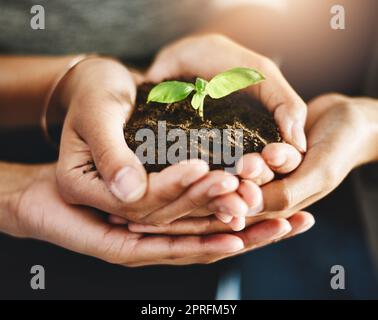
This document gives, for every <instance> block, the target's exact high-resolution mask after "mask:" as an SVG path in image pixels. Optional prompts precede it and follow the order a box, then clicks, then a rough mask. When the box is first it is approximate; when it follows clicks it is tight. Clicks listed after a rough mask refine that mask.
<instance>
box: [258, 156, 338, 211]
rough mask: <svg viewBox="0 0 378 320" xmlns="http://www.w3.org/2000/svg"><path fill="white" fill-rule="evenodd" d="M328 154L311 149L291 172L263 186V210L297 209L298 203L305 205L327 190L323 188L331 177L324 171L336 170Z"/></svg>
mask: <svg viewBox="0 0 378 320" xmlns="http://www.w3.org/2000/svg"><path fill="white" fill-rule="evenodd" d="M328 156H329V155H325V154H322V153H320V152H317V151H316V150H315V149H312V150H311V152H308V153H307V154H306V156H305V157H304V159H303V162H302V164H301V165H300V166H299V167H298V168H297V169H296V170H295V171H294V172H293V173H292V174H290V175H289V176H287V177H285V178H284V179H282V180H275V181H272V182H271V183H269V184H266V185H265V186H263V187H262V191H263V198H264V208H265V210H266V211H282V210H288V209H293V208H295V209H296V210H297V208H298V206H299V205H300V204H301V206H302V204H303V207H304V206H307V204H309V203H307V201H309V199H311V198H312V197H315V196H317V195H319V194H321V193H327V192H329V190H325V189H324V185H325V183H326V182H327V180H328V179H331V177H327V173H326V172H329V171H330V170H336V167H335V164H334V163H333V162H330V161H329V159H328ZM303 207H302V208H303Z"/></svg>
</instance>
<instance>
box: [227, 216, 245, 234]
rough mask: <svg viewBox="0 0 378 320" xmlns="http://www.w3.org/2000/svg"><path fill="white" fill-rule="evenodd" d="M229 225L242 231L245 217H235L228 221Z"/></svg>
mask: <svg viewBox="0 0 378 320" xmlns="http://www.w3.org/2000/svg"><path fill="white" fill-rule="evenodd" d="M228 226H229V227H230V228H231V229H232V230H233V231H241V230H243V229H244V228H245V218H244V217H234V218H232V220H231V221H230V223H228Z"/></svg>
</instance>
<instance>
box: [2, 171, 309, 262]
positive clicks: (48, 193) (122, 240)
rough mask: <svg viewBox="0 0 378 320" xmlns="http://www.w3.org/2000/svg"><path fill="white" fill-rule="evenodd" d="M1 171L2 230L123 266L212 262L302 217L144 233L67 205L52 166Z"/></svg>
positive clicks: (289, 228)
mask: <svg viewBox="0 0 378 320" xmlns="http://www.w3.org/2000/svg"><path fill="white" fill-rule="evenodd" d="M0 169H1V170H0V177H1V180H0V181H1V182H2V184H1V185H0V230H1V231H2V232H5V233H7V234H10V235H13V236H16V237H23V238H33V239H39V240H42V241H48V242H50V243H53V244H56V245H58V246H61V247H64V248H66V249H69V250H72V251H75V252H78V253H82V254H86V255H90V256H93V257H97V258H99V259H102V260H104V261H107V262H110V263H115V264H120V265H125V266H142V265H156V264H172V265H186V264H193V263H210V262H214V261H217V260H219V259H223V258H226V257H229V256H232V255H235V254H237V253H242V252H243V251H244V250H245V249H246V248H249V247H252V246H253V248H256V247H258V246H262V245H265V244H267V243H268V242H271V241H274V240H276V239H278V238H280V237H282V236H285V235H286V236H287V235H289V234H290V232H293V231H294V230H296V229H297V226H298V220H300V219H302V218H303V217H302V218H301V215H298V217H297V218H295V219H294V217H292V218H291V219H290V220H289V222H288V221H286V220H284V219H275V220H270V221H268V222H262V223H260V224H258V225H255V226H252V227H250V228H249V229H247V230H245V231H243V232H242V233H239V234H235V235H233V234H217V235H211V236H181V237H178V236H163V235H160V236H147V237H146V236H145V235H143V234H141V233H134V232H131V231H129V230H127V228H124V227H122V226H115V225H112V224H110V223H108V221H107V217H106V214H103V213H101V212H99V211H98V210H95V209H90V208H86V207H83V206H73V205H69V204H67V203H66V202H65V201H64V200H63V199H62V197H61V195H60V194H59V192H58V189H57V185H56V178H55V165H33V166H25V165H7V167H6V168H5V169H4V170H3V168H2V167H1V164H0ZM5 182H6V183H5ZM302 216H303V214H302Z"/></svg>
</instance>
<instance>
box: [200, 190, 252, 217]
mask: <svg viewBox="0 0 378 320" xmlns="http://www.w3.org/2000/svg"><path fill="white" fill-rule="evenodd" d="M207 208H208V209H209V211H210V212H217V213H223V214H227V215H230V216H232V217H244V216H245V215H246V214H247V213H248V206H247V204H246V203H245V202H244V201H243V199H242V198H241V197H240V195H239V194H237V193H236V192H232V193H228V194H226V195H223V196H221V197H218V198H216V199H215V200H213V201H211V202H210V203H209V204H208V206H207Z"/></svg>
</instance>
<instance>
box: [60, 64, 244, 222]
mask: <svg viewBox="0 0 378 320" xmlns="http://www.w3.org/2000/svg"><path fill="white" fill-rule="evenodd" d="M138 81H141V76H138V75H135V74H132V73H131V72H130V71H128V70H127V69H126V68H125V67H124V66H123V65H121V64H120V63H118V62H116V61H113V60H110V59H104V58H92V59H89V60H87V61H84V62H82V63H81V64H79V65H78V66H77V67H75V69H73V70H72V71H71V72H70V73H69V74H68V75H67V77H66V78H65V79H64V81H63V83H62V84H61V86H60V87H59V88H58V94H57V95H58V97H59V100H60V102H61V104H62V105H63V106H66V108H67V110H68V112H67V116H66V120H65V123H64V128H63V133H62V138H61V145H60V154H59V161H58V165H57V182H58V187H59V191H60V192H61V194H62V196H63V198H64V199H65V200H66V201H67V202H68V203H70V204H80V205H86V206H90V207H93V208H97V209H100V210H102V211H105V212H108V213H111V214H113V215H115V216H119V217H123V218H126V219H127V220H131V221H135V222H141V223H149V224H166V223H170V222H171V221H173V220H175V219H177V218H180V217H182V216H186V215H190V214H193V215H206V214H210V212H212V210H217V208H218V207H225V206H227V208H229V210H231V211H232V212H233V214H234V215H245V214H246V211H247V207H246V204H245V203H244V201H242V200H241V198H240V197H239V196H238V195H237V194H230V193H232V192H234V191H236V190H237V188H238V187H239V181H238V179H237V178H236V177H234V176H232V175H231V174H228V173H226V172H223V171H214V172H210V173H209V168H208V165H207V164H206V163H205V162H203V161H200V160H189V161H185V162H182V163H179V164H176V165H173V166H171V167H169V168H167V169H165V170H163V171H162V172H160V173H152V174H149V175H147V174H146V172H145V170H144V168H143V166H142V164H141V163H140V162H139V160H138V158H137V157H136V155H135V154H134V153H133V152H132V151H131V150H130V149H129V148H128V146H127V144H126V142H125V139H124V134H123V127H124V124H125V121H126V122H127V120H128V118H129V116H130V113H131V112H132V109H133V103H134V100H135V95H136V85H137V84H138ZM92 161H93V162H94V164H95V166H96V169H97V170H96V171H91V167H92V166H93V165H92ZM84 172H86V173H85V174H84ZM223 195H225V196H226V198H223ZM118 220H119V219H118ZM112 221H117V218H114V217H113V218H112ZM121 222H124V220H122V219H121Z"/></svg>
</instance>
